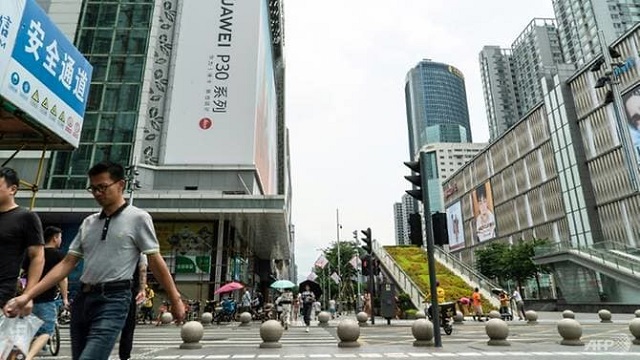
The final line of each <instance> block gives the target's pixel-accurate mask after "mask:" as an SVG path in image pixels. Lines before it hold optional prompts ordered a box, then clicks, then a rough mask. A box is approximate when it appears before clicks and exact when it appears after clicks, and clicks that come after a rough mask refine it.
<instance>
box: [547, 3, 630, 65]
mask: <svg viewBox="0 0 640 360" xmlns="http://www.w3.org/2000/svg"><path fill="white" fill-rule="evenodd" d="M553 11H554V13H555V16H556V21H557V23H558V33H559V36H560V44H561V46H562V53H563V55H564V60H565V62H567V63H575V64H577V65H578V66H582V65H584V64H585V63H587V62H589V60H591V59H593V58H594V57H596V56H597V55H599V54H600V53H601V50H600V43H599V41H598V31H602V32H603V33H604V37H605V41H606V42H607V44H610V43H611V42H612V41H613V40H615V39H616V38H617V37H619V36H620V35H622V34H623V33H624V32H625V31H626V30H628V29H629V28H631V26H633V25H635V24H636V23H637V22H639V21H640V1H638V0H553Z"/></svg>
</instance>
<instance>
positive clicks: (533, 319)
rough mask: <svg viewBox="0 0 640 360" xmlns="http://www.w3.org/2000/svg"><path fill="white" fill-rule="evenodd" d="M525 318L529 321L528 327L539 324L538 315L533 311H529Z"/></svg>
mask: <svg viewBox="0 0 640 360" xmlns="http://www.w3.org/2000/svg"><path fill="white" fill-rule="evenodd" d="M524 317H525V318H526V319H527V325H537V324H538V313H537V312H535V311H533V310H528V311H526V312H525V313H524Z"/></svg>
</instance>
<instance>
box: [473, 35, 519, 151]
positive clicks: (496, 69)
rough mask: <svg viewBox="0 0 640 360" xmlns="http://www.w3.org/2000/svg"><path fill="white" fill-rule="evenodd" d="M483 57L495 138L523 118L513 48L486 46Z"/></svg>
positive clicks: (486, 99)
mask: <svg viewBox="0 0 640 360" xmlns="http://www.w3.org/2000/svg"><path fill="white" fill-rule="evenodd" d="M479 57H480V77H481V80H482V94H483V95H484V106H485V109H486V112H487V121H488V122H489V139H490V140H493V139H495V138H497V137H498V136H500V134H502V133H504V132H505V131H506V130H507V129H508V128H510V127H511V126H512V125H513V124H515V123H516V122H517V121H518V119H520V115H519V113H518V93H517V92H516V86H515V75H514V73H513V56H511V49H501V48H500V47H499V46H485V47H483V48H482V51H481V52H480V56H479Z"/></svg>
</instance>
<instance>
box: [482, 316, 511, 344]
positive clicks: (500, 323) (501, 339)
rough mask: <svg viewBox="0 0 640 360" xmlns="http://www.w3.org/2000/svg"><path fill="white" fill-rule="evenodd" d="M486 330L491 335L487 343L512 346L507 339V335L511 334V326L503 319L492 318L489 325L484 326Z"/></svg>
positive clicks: (488, 322)
mask: <svg viewBox="0 0 640 360" xmlns="http://www.w3.org/2000/svg"><path fill="white" fill-rule="evenodd" d="M484 331H485V332H486V333H487V336H489V341H487V345H495V346H510V345H511V344H509V341H507V336H509V326H508V325H507V323H506V322H505V321H504V320H502V319H490V320H489V321H487V325H485V326H484Z"/></svg>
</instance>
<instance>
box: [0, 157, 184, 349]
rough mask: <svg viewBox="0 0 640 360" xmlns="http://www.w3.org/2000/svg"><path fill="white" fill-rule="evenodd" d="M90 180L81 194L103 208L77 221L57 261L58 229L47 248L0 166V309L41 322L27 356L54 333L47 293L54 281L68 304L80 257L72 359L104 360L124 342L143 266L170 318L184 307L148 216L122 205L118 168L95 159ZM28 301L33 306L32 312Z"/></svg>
mask: <svg viewBox="0 0 640 360" xmlns="http://www.w3.org/2000/svg"><path fill="white" fill-rule="evenodd" d="M88 178H89V183H90V186H89V187H88V188H87V190H88V191H89V192H90V193H91V194H92V195H93V197H94V199H95V200H96V202H97V203H98V204H99V205H100V207H101V211H100V212H98V213H95V214H93V215H89V216H88V217H86V218H85V219H84V220H83V221H82V223H81V225H80V227H79V229H78V232H77V235H76V236H75V238H74V239H73V241H72V242H71V244H70V246H69V250H68V252H67V254H66V255H64V256H63V257H62V256H61V255H59V254H56V253H54V252H55V251H57V247H59V242H60V239H61V237H60V236H61V234H62V231H61V230H59V229H56V228H47V230H48V231H47V233H46V234H47V235H46V236H47V238H46V240H47V244H48V245H45V236H44V234H43V230H42V224H41V222H40V219H39V218H38V216H37V215H36V214H35V213H33V212H31V211H29V210H28V209H25V208H23V207H20V206H18V205H17V203H16V202H15V195H16V193H17V191H18V187H19V184H20V180H19V177H18V174H17V173H16V172H15V171H14V170H13V169H10V168H7V167H4V168H0V307H2V309H3V313H4V315H5V316H9V317H15V316H19V315H21V316H22V315H28V314H30V313H31V312H32V310H33V312H34V313H35V314H36V315H37V316H39V317H41V318H43V320H45V324H44V325H43V327H42V328H41V329H40V331H41V332H42V337H40V336H38V337H37V338H36V340H35V341H34V342H33V347H32V349H33V351H31V350H30V351H29V354H28V356H30V357H31V358H33V356H34V355H33V354H34V353H37V352H38V351H39V350H40V348H41V347H42V345H43V342H44V343H46V338H45V335H50V334H51V333H52V330H53V328H52V325H51V324H52V323H53V322H55V316H57V311H52V310H53V309H54V308H53V307H52V306H51V305H50V304H49V303H51V301H50V300H51V294H52V293H55V286H56V285H58V284H60V285H61V286H60V288H61V295H62V297H63V302H65V304H66V303H68V300H64V299H65V298H66V297H67V290H66V286H65V284H66V283H65V279H66V278H67V276H68V275H69V273H71V271H72V270H73V269H74V268H75V267H76V266H77V264H78V262H80V260H84V266H83V270H82V275H81V276H80V282H81V284H80V291H79V292H78V293H77V294H76V296H75V298H74V299H73V304H72V307H71V324H70V334H71V352H72V358H73V359H74V360H76V359H104V360H107V359H109V355H110V353H111V351H112V349H113V347H114V345H115V342H116V339H117V337H118V334H120V333H121V332H123V335H122V336H121V337H122V338H123V339H125V341H127V339H130V336H132V334H133V329H132V327H131V321H133V324H134V325H135V305H137V304H139V303H142V304H143V308H145V306H144V303H145V301H146V299H147V296H149V292H148V291H147V287H146V281H145V280H144V275H146V266H148V267H149V268H150V269H151V271H152V273H153V275H154V277H155V278H156V279H157V280H158V282H159V283H160V285H161V286H162V287H163V288H164V289H165V291H166V292H167V295H168V298H169V301H170V302H171V304H175V306H172V307H171V312H172V314H173V318H174V319H175V320H176V321H178V322H181V321H182V320H183V318H184V314H185V312H184V311H185V309H184V306H182V302H181V298H180V294H179V293H178V290H177V288H176V286H175V284H174V282H173V279H172V278H171V274H170V273H169V270H168V268H167V265H166V263H165V262H164V260H163V258H162V256H161V255H160V246H159V244H158V239H157V237H156V234H155V230H154V227H153V221H152V219H151V216H150V215H149V214H148V213H147V212H146V211H144V210H142V209H139V208H137V207H135V206H133V205H130V204H128V203H127V201H126V200H125V197H124V190H125V188H126V180H125V172H124V168H123V167H122V165H120V164H116V163H113V162H109V161H105V162H100V163H98V164H96V165H94V166H93V167H92V168H91V169H90V170H89V171H88ZM50 233H53V234H54V235H50ZM52 238H53V239H54V240H51V239H52ZM52 241H53V242H52ZM25 257H26V259H27V261H26V264H25V273H26V285H25V287H24V290H23V291H22V294H20V295H18V296H16V282H17V279H18V276H19V273H20V268H21V263H22V260H23V259H24V258H25ZM143 264H144V266H145V270H144V271H142V266H143ZM147 264H148V265H147ZM135 274H138V275H139V276H135ZM52 289H53V292H52ZM34 303H35V304H37V306H35V307H34ZM45 304H46V305H45ZM146 311H148V310H146ZM132 313H133V316H132V317H131V314H132ZM131 319H132V320H131ZM125 325H126V327H125ZM127 331H129V332H130V333H131V335H130V336H129V335H127ZM120 350H121V351H120V354H119V355H120V358H121V359H122V360H125V359H128V358H129V357H130V347H129V348H128V349H127V344H126V343H125V344H123V343H121V344H120Z"/></svg>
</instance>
